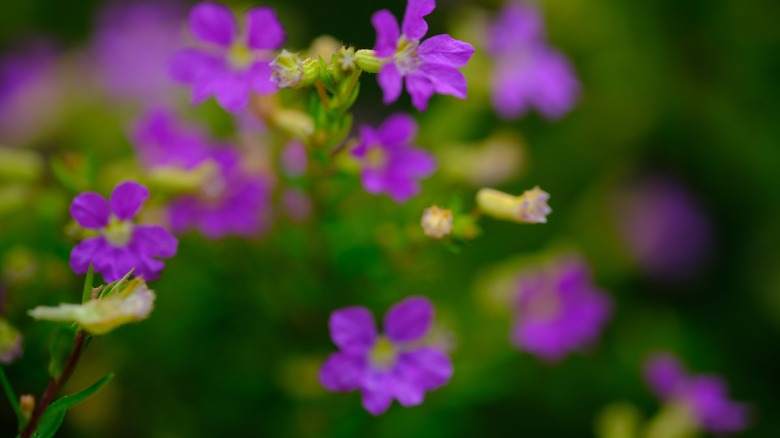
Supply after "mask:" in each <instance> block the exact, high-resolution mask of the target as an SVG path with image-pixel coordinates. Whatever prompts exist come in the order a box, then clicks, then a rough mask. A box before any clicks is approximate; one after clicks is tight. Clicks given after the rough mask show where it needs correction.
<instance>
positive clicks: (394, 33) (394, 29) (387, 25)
mask: <svg viewBox="0 0 780 438" xmlns="http://www.w3.org/2000/svg"><path fill="white" fill-rule="evenodd" d="M371 24H373V25H374V29H376V44H374V50H375V51H376V55H377V56H379V57H383V58H384V57H389V56H393V53H395V49H396V47H397V46H398V38H399V37H400V31H399V30H398V21H396V19H395V16H393V14H392V13H390V11H388V10H387V9H382V10H381V11H377V12H375V13H374V15H372V16H371Z"/></svg>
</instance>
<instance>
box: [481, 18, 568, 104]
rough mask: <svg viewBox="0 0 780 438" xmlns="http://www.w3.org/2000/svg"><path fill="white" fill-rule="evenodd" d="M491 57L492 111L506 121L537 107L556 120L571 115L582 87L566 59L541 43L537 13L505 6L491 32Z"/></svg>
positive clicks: (541, 26)
mask: <svg viewBox="0 0 780 438" xmlns="http://www.w3.org/2000/svg"><path fill="white" fill-rule="evenodd" d="M488 45H489V52H490V53H491V55H493V59H494V62H495V68H494V72H493V80H492V87H493V92H492V97H493V107H494V108H495V110H496V112H497V113H498V114H499V116H501V117H503V118H505V119H516V118H518V117H521V116H522V115H523V114H525V112H526V111H528V109H529V108H531V107H535V108H536V109H538V110H539V112H541V113H542V115H544V116H545V117H547V118H549V119H557V118H559V117H561V116H563V115H564V114H566V113H567V112H568V111H569V110H571V109H572V107H573V106H574V104H575V103H576V101H577V98H578V97H579V94H580V84H579V81H578V80H577V76H576V75H575V73H574V70H573V68H572V66H571V65H570V64H569V61H568V60H567V59H566V57H565V56H564V55H563V54H561V53H560V52H558V51H557V50H555V49H553V48H552V47H550V46H549V45H548V44H547V42H546V41H545V38H544V24H543V23H542V17H541V14H540V12H539V11H538V10H537V9H536V8H535V7H534V6H532V5H530V4H525V3H523V4H520V3H514V4H508V5H507V6H506V7H504V9H503V10H502V11H501V12H500V13H499V14H498V19H497V20H496V22H495V23H493V25H492V26H491V29H490V35H489V43H488Z"/></svg>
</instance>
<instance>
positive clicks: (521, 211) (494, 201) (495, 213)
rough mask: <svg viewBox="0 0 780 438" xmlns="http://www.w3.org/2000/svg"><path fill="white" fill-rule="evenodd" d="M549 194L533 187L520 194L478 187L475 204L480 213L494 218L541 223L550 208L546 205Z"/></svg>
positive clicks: (545, 220)
mask: <svg viewBox="0 0 780 438" xmlns="http://www.w3.org/2000/svg"><path fill="white" fill-rule="evenodd" d="M549 199H550V194H549V193H547V192H545V191H544V190H542V189H540V188H539V187H534V188H533V189H531V190H527V191H526V192H525V193H523V194H522V195H520V196H513V195H510V194H508V193H504V192H500V191H498V190H494V189H488V188H484V189H480V190H479V192H477V206H478V207H479V209H480V211H482V213H484V214H486V215H488V216H492V217H494V218H496V219H503V220H508V221H513V222H519V223H525V224H539V223H541V224H543V223H545V222H547V215H549V214H550V213H552V209H551V208H550V206H549V205H547V201H548V200H549Z"/></svg>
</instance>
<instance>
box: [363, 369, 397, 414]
mask: <svg viewBox="0 0 780 438" xmlns="http://www.w3.org/2000/svg"><path fill="white" fill-rule="evenodd" d="M394 386H395V382H393V379H392V375H391V374H387V373H382V374H379V373H369V376H368V378H367V379H366V381H365V382H364V383H363V388H362V390H361V391H360V392H361V395H362V398H363V407H364V408H366V410H367V411H368V412H369V413H370V414H372V415H381V414H384V413H385V411H387V409H388V408H389V407H390V404H391V403H392V402H393V387H394Z"/></svg>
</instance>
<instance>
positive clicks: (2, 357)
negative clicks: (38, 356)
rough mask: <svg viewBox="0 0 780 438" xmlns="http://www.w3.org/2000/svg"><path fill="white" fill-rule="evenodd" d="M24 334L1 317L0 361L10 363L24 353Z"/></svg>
mask: <svg viewBox="0 0 780 438" xmlns="http://www.w3.org/2000/svg"><path fill="white" fill-rule="evenodd" d="M22 341H23V340H22V334H21V333H19V330H17V329H16V327H14V326H12V325H11V324H10V323H9V322H8V321H6V320H5V318H0V363H2V364H5V365H9V364H11V363H13V362H14V361H15V360H16V359H18V358H19V357H21V355H22Z"/></svg>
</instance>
